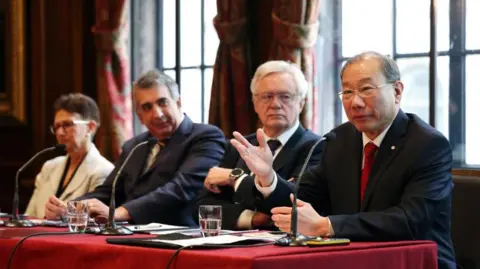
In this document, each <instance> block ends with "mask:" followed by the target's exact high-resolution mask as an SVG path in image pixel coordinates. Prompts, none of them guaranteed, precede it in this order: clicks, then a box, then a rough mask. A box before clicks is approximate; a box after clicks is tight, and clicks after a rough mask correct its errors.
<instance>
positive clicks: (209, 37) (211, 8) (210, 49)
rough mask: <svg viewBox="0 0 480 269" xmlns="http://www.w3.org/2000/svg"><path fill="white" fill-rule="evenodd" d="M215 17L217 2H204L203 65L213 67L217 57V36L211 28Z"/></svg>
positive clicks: (213, 0)
mask: <svg viewBox="0 0 480 269" xmlns="http://www.w3.org/2000/svg"><path fill="white" fill-rule="evenodd" d="M216 15H217V1H216V0H205V21H204V25H205V33H204V34H205V65H213V64H214V63H215V58H216V56H217V49H218V36H217V32H216V31H215V27H213V18H214V17H215V16H216Z"/></svg>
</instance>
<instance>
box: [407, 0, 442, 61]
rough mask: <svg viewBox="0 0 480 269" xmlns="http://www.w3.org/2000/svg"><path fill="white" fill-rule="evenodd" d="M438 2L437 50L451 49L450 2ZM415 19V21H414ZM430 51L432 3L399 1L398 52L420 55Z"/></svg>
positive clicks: (411, 0) (409, 0)
mask: <svg viewBox="0 0 480 269" xmlns="http://www.w3.org/2000/svg"><path fill="white" fill-rule="evenodd" d="M436 2H437V50H438V51H446V50H448V49H449V42H450V41H449V33H450V23H449V18H450V16H449V11H450V6H449V3H450V1H445V0H440V1H436ZM412 18H414V19H412ZM429 50H430V1H427V0H423V1H418V0H401V1H397V52H398V53H418V52H428V51H429Z"/></svg>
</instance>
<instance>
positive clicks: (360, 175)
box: [232, 52, 455, 268]
mask: <svg viewBox="0 0 480 269" xmlns="http://www.w3.org/2000/svg"><path fill="white" fill-rule="evenodd" d="M341 79H342V87H343V90H342V92H341V93H340V97H341V98H342V102H343V106H344V109H345V112H346V114H347V116H348V119H349V122H348V123H345V124H342V125H340V126H339V127H337V128H335V129H334V130H333V131H334V132H335V133H336V137H337V138H336V139H335V140H333V141H331V142H328V143H327V144H326V147H325V150H324V153H323V156H322V161H321V163H320V164H319V165H318V166H316V167H314V168H313V169H311V170H310V171H309V172H308V173H306V174H305V177H304V178H303V180H302V182H301V183H300V187H299V191H298V197H299V199H300V200H299V201H298V203H297V205H298V232H299V233H301V234H304V235H312V236H335V237H347V238H350V239H352V240H362V241H385V240H433V241H435V242H436V243H437V246H438V264H439V268H455V255H454V251H453V247H452V242H451V239H450V214H451V205H450V198H451V192H452V188H453V183H452V179H451V168H452V152H451V148H450V145H449V142H448V141H447V139H446V138H445V137H444V136H443V135H442V134H441V133H440V132H438V131H437V130H435V129H434V128H432V127H431V126H429V125H428V124H426V123H425V122H423V121H422V120H421V119H419V118H418V117H417V116H415V115H413V114H405V113H404V112H403V111H402V110H400V100H401V97H402V92H403V84H402V82H401V81H400V73H399V70H398V67H397V65H396V63H395V62H394V61H393V60H392V59H390V58H389V57H385V56H383V55H381V54H378V53H375V52H367V53H362V54H359V55H357V56H355V57H353V58H351V59H349V60H348V61H347V63H346V64H345V66H344V67H343V69H342V72H341ZM235 137H236V140H233V141H232V144H233V145H234V146H235V147H236V148H237V149H238V150H239V152H242V158H244V160H245V161H246V163H247V165H248V166H249V167H250V169H251V170H252V171H254V172H255V174H256V175H257V176H256V179H255V182H256V185H257V188H256V189H258V191H259V192H261V193H262V195H263V197H265V199H264V200H263V201H261V203H263V205H264V206H266V207H268V208H273V209H272V210H271V212H272V214H273V216H272V220H273V221H274V223H275V225H276V226H277V227H279V228H280V230H282V231H290V227H291V223H290V222H291V208H290V206H291V201H290V199H289V194H290V193H291V192H292V188H291V186H289V185H287V184H284V182H283V180H281V178H280V177H279V176H278V175H276V174H275V173H274V172H273V169H272V168H271V155H269V154H268V152H266V151H265V152H264V153H263V154H258V153H257V152H258V150H257V149H256V148H255V147H254V146H252V145H250V144H249V143H248V142H247V141H246V140H245V139H244V138H243V137H241V135H239V134H238V133H235ZM259 140H260V145H259V148H260V149H261V148H262V147H265V141H264V139H263V137H262V136H261V137H260V138H259ZM290 197H291V196H290Z"/></svg>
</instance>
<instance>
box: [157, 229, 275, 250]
mask: <svg viewBox="0 0 480 269" xmlns="http://www.w3.org/2000/svg"><path fill="white" fill-rule="evenodd" d="M280 237H281V235H272V234H269V233H267V232H265V233H263V232H262V233H251V234H243V235H230V234H226V235H219V236H210V237H199V238H191V239H181V240H162V239H150V240H149V241H152V242H161V243H166V244H172V245H178V246H182V247H186V246H200V245H205V244H208V245H229V244H233V243H239V242H241V241H248V240H255V241H260V242H274V241H275V240H277V239H278V238H280Z"/></svg>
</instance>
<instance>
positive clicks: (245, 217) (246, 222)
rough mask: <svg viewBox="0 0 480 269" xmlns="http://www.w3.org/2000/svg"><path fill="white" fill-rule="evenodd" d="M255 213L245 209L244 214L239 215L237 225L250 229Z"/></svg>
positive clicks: (240, 227) (242, 228)
mask: <svg viewBox="0 0 480 269" xmlns="http://www.w3.org/2000/svg"><path fill="white" fill-rule="evenodd" d="M254 214H255V212H254V211H252V210H249V209H245V210H243V212H242V214H240V216H239V217H238V220H237V227H238V229H241V230H250V229H252V218H253V215H254Z"/></svg>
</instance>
